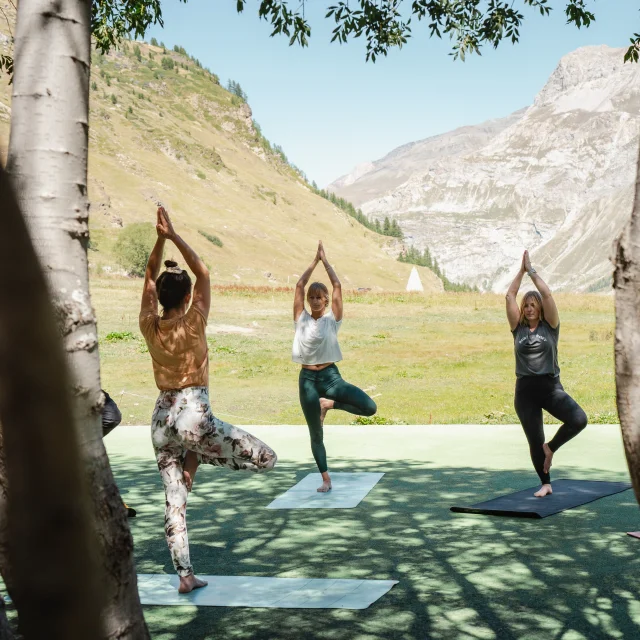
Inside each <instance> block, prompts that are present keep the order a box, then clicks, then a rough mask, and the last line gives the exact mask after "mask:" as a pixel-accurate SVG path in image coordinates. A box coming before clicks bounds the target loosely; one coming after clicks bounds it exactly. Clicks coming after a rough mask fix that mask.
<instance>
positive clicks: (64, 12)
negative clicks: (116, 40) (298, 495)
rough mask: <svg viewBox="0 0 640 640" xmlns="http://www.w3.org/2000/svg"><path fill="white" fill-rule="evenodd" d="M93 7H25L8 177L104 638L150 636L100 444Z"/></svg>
mask: <svg viewBox="0 0 640 640" xmlns="http://www.w3.org/2000/svg"><path fill="white" fill-rule="evenodd" d="M90 56H91V34H90V0H23V1H22V2H20V3H19V4H18V12H17V24H16V32H15V47H14V60H15V64H14V79H13V96H12V118H11V134H10V140H9V154H8V159H7V169H8V172H9V173H10V175H11V177H12V179H13V183H14V185H15V187H16V191H17V193H18V199H19V203H20V205H21V209H22V211H23V213H24V215H25V218H26V220H27V223H28V226H29V231H30V233H31V237H32V240H33V243H34V246H35V249H36V252H37V254H38V257H39V258H40V262H41V264H42V267H43V269H44V272H45V275H46V276H47V279H48V282H49V287H50V291H51V295H52V298H53V303H54V306H55V309H56V313H57V319H58V326H59V328H60V332H61V334H62V339H63V344H64V349H65V351H66V354H67V362H68V363H69V365H70V368H71V379H72V382H71V385H70V390H71V391H72V394H73V397H74V413H75V422H76V425H77V426H78V435H79V438H80V442H81V452H82V455H83V460H84V463H85V472H86V474H87V476H88V479H89V487H90V490H91V502H92V505H93V516H94V523H95V527H96V531H97V534H98V538H99V550H100V558H101V564H102V573H103V577H104V580H105V582H104V587H105V589H106V604H105V608H104V611H103V618H104V624H105V628H106V634H107V637H108V638H110V639H118V640H125V639H126V640H139V639H146V638H148V637H149V634H148V630H147V628H146V624H145V622H144V617H143V615H142V608H141V606H140V601H139V597H138V590H137V578H136V574H135V569H134V565H133V540H132V538H131V533H130V531H129V526H128V523H127V520H126V513H125V510H124V507H123V505H122V500H121V498H120V495H119V492H118V489H117V487H116V484H115V482H114V479H113V475H112V473H111V468H110V467H109V461H108V459H107V456H106V451H105V448H104V445H103V443H102V438H101V433H102V432H101V426H100V412H101V409H102V402H103V397H102V393H101V391H100V360H99V354H98V337H97V329H96V321H95V315H94V312H93V309H92V307H91V300H90V297H89V276H88V266H87V244H88V237H89V231H88V208H89V202H88V197H87V156H88V152H87V151H88V117H89V71H90Z"/></svg>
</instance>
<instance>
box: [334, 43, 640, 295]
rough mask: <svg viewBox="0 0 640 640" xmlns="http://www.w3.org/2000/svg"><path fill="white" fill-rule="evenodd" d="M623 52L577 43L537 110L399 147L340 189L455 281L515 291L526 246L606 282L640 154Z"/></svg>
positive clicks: (633, 93) (639, 87)
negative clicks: (394, 225)
mask: <svg viewBox="0 0 640 640" xmlns="http://www.w3.org/2000/svg"><path fill="white" fill-rule="evenodd" d="M623 56H624V49H611V48H609V47H605V46H601V47H585V48H581V49H578V50H576V51H574V52H572V53H570V54H569V55H567V56H565V57H564V58H563V59H562V60H561V61H560V63H559V65H558V67H557V68H556V70H555V71H554V72H553V74H552V75H551V77H550V78H549V80H548V82H547V84H546V85H545V87H544V88H543V89H542V91H540V93H539V94H538V95H537V97H536V99H535V101H534V104H533V105H532V106H531V107H529V108H528V109H526V110H524V111H522V112H516V113H515V114H512V115H511V116H509V117H508V118H504V119H502V120H497V121H491V122H489V123H485V124H483V125H479V126H478V127H465V128H463V129H457V130H456V131H453V132H451V133H448V134H444V135H443V136H437V137H435V138H430V139H427V140H424V141H421V142H418V143H414V144H413V145H405V146H404V147H400V148H398V149H396V150H395V151H393V152H392V153H390V154H389V155H387V156H386V157H385V158H383V159H382V160H378V161H376V162H374V163H372V165H373V168H372V169H371V170H369V171H368V172H366V173H364V174H363V175H361V176H360V177H358V178H357V179H355V180H353V181H351V183H349V182H348V181H346V180H343V182H342V184H341V185H340V186H338V185H339V183H338V182H336V183H333V186H332V188H333V190H335V191H336V193H337V194H338V195H340V196H343V197H345V198H347V199H350V200H351V201H352V202H354V204H358V205H359V206H361V207H362V209H363V211H364V212H365V213H367V214H369V215H373V216H375V217H384V216H385V215H388V216H389V217H394V218H396V219H398V221H399V222H400V224H401V226H402V229H403V230H404V232H405V235H406V236H408V237H409V242H413V243H414V244H415V245H416V246H417V247H418V248H420V249H423V248H424V247H429V249H430V251H431V253H432V255H434V256H435V257H436V258H437V260H438V263H439V264H440V265H441V267H442V268H443V269H444V271H445V273H446V274H447V276H448V277H449V278H450V279H452V280H456V281H462V282H466V283H468V284H474V285H477V286H479V287H481V288H482V289H491V290H495V291H503V290H506V288H507V286H508V284H509V282H510V280H511V279H512V277H513V274H514V273H515V272H516V271H517V269H518V267H519V264H520V258H521V256H522V251H523V250H524V249H525V248H527V249H529V251H530V252H531V254H532V261H533V262H534V264H535V265H536V267H537V268H538V270H539V271H540V273H541V275H542V276H543V277H544V278H545V279H546V280H547V281H548V282H549V283H550V284H551V285H552V286H554V287H555V288H556V289H566V290H574V291H579V290H596V289H602V290H607V289H608V288H609V282H610V275H611V272H612V267H611V264H610V261H609V257H610V254H611V247H612V242H613V240H614V238H615V236H616V235H617V234H618V232H619V231H620V229H621V227H622V225H623V224H624V222H625V221H626V220H627V219H628V217H629V215H630V212H631V206H632V198H633V188H634V181H635V176H636V163H637V158H638V141H639V127H640V68H639V66H638V65H632V64H626V65H625V64H624V63H623ZM398 180H401V182H397V181H398Z"/></svg>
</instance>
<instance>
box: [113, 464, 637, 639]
mask: <svg viewBox="0 0 640 640" xmlns="http://www.w3.org/2000/svg"><path fill="white" fill-rule="evenodd" d="M111 462H112V466H113V469H114V473H115V475H116V479H117V481H118V484H119V486H120V488H121V491H122V493H123V496H124V498H125V500H127V502H130V503H131V504H132V505H133V506H135V507H136V508H137V509H138V517H137V518H136V519H135V520H132V521H131V525H132V531H133V535H134V541H135V555H136V563H137V568H138V572H139V573H172V572H173V569H172V566H171V563H170V560H169V554H168V551H167V548H166V544H165V541H164V535H163V511H164V497H163V493H162V485H161V482H160V477H159V475H158V472H157V470H156V469H155V467H154V466H153V463H152V462H151V461H149V460H143V459H132V458H130V457H126V458H125V457H123V456H118V455H114V456H112V459H111ZM332 469H333V470H334V471H383V472H385V474H386V475H385V476H384V478H382V480H381V481H380V482H379V483H378V484H377V485H376V487H375V488H374V489H373V490H372V491H371V493H369V495H368V496H367V498H366V499H365V500H364V501H363V502H362V503H361V504H360V505H359V506H358V507H357V508H355V509H344V510H279V511H273V510H267V509H265V508H264V507H265V506H266V505H267V504H269V502H271V500H272V499H274V498H275V497H276V496H278V495H279V494H281V493H283V492H284V491H286V490H287V489H289V488H290V487H291V486H292V485H293V484H295V483H296V482H297V481H299V480H300V479H301V478H302V477H304V475H306V474H307V473H309V472H312V471H314V469H313V468H311V467H307V468H300V467H296V466H294V465H292V464H288V463H279V464H278V466H277V467H276V469H275V470H274V471H272V472H271V473H269V474H264V475H252V474H244V473H238V472H236V473H234V472H231V471H227V470H223V469H217V468H203V469H201V470H200V471H199V472H198V477H197V486H196V489H195V491H194V494H192V497H191V499H190V503H189V509H188V525H189V534H190V540H191V554H192V561H193V563H194V566H195V568H196V571H197V573H200V574H221V575H255V576H278V577H308V578H327V577H334V578H369V579H374V578H376V579H396V580H399V581H400V583H399V584H398V585H396V586H395V587H394V588H393V589H392V591H391V592H390V593H389V594H387V595H386V596H384V597H383V598H381V599H380V600H379V601H378V602H376V603H374V604H373V605H372V606H371V607H370V608H369V609H366V610H362V611H349V610H304V609H247V608H244V609H240V608H222V607H209V608H206V607H202V608H198V609H196V608H195V607H189V606H185V607H145V616H146V618H147V621H148V623H149V627H150V629H151V632H152V636H153V638H154V640H169V639H170V638H171V639H173V638H175V639H177V640H200V639H204V638H212V639H213V638H223V637H226V638H234V639H235V638H243V639H244V638H246V639H249V638H251V639H256V640H258V639H279V638H282V639H292V640H293V639H295V640H301V639H305V640H310V639H315V638H318V639H325V638H326V639H332V640H333V639H346V640H388V639H396V638H398V639H400V638H402V639H415V638H419V639H421V640H423V639H425V640H426V639H429V638H438V639H441V638H442V639H449V638H450V639H454V638H455V639H456V640H457V639H461V638H468V639H472V638H477V639H484V638H487V639H491V638H494V639H497V640H511V639H527V640H534V639H536V640H537V639H538V638H539V639H541V640H542V639H544V640H552V639H558V640H560V639H562V640H577V639H586V640H598V639H600V638H602V639H603V640H604V639H605V638H623V639H626V638H629V640H631V639H632V638H638V637H640V601H639V599H638V596H639V594H640V562H639V561H638V555H639V552H640V543H639V542H638V540H634V539H632V538H629V537H627V536H625V535H624V532H625V531H626V530H629V529H630V528H640V513H639V512H638V507H637V504H636V502H635V498H634V496H633V493H632V492H631V491H627V492H624V493H621V494H618V495H615V496H611V497H607V498H604V499H602V500H598V501H596V502H593V503H591V504H588V505H586V506H584V507H581V508H577V509H573V510H570V511H566V512H564V513H561V514H558V515H555V516H551V517H549V518H546V519H544V520H523V519H511V518H496V517H489V516H478V515H467V514H454V513H451V512H450V511H449V507H450V506H451V505H453V504H454V503H458V504H460V503H470V502H475V501H478V500H483V499H488V498H491V497H495V496H496V495H499V494H502V493H507V492H511V491H517V490H520V489H524V488H527V487H529V486H531V487H533V486H534V485H535V480H536V478H535V476H534V474H533V473H532V472H522V471H512V472H511V471H498V472H496V471H486V470H482V469H477V468H456V469H453V468H431V467H430V463H428V462H424V461H404V462H389V463H386V464H381V463H380V461H367V460H360V461H359V462H357V463H356V464H354V463H353V462H352V461H350V460H349V461H346V460H339V459H337V460H334V462H333V465H332ZM560 475H561V476H562V477H574V478H584V479H601V480H626V479H627V478H626V476H625V475H624V474H615V473H608V474H606V477H603V473H602V472H601V471H594V470H585V469H579V470H578V469H565V473H563V474H558V477H560Z"/></svg>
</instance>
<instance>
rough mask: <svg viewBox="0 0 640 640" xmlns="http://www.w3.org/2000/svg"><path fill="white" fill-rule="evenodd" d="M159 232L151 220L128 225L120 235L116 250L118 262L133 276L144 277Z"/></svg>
mask: <svg viewBox="0 0 640 640" xmlns="http://www.w3.org/2000/svg"><path fill="white" fill-rule="evenodd" d="M156 238H157V233H156V230H155V227H154V226H153V225H152V224H151V223H150V222H136V223H133V224H130V225H127V226H126V227H125V228H124V229H123V230H122V231H121V232H120V235H119V236H118V240H117V242H116V244H115V247H114V251H115V254H116V258H117V259H118V263H119V264H120V266H121V267H122V268H123V269H125V270H126V271H127V273H129V274H131V275H133V276H139V277H142V276H143V275H144V272H145V269H146V267H147V260H149V255H150V254H151V250H152V249H153V245H154V244H155V242H156Z"/></svg>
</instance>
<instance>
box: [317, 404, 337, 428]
mask: <svg viewBox="0 0 640 640" xmlns="http://www.w3.org/2000/svg"><path fill="white" fill-rule="evenodd" d="M334 404H335V401H334V400H327V398H320V424H322V425H323V424H324V419H325V418H326V417H327V412H328V411H329V409H333V405H334Z"/></svg>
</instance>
